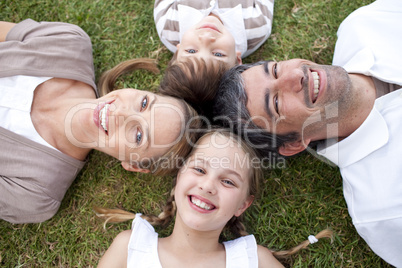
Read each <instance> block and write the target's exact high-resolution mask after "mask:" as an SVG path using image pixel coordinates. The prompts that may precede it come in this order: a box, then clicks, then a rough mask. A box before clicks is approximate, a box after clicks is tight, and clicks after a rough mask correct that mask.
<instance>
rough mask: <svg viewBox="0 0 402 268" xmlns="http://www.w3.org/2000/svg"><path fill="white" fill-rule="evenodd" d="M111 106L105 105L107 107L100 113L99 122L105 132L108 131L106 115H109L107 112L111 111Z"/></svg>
mask: <svg viewBox="0 0 402 268" xmlns="http://www.w3.org/2000/svg"><path fill="white" fill-rule="evenodd" d="M109 106H110V104H105V106H104V107H103V108H102V110H100V112H99V121H100V123H101V126H102V127H103V129H104V130H105V131H107V125H106V114H107V110H108V109H109Z"/></svg>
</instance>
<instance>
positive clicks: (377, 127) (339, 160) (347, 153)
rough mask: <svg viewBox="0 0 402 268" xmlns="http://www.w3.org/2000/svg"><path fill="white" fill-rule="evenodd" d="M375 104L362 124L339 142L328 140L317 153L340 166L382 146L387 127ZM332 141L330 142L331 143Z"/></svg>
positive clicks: (387, 134) (384, 141)
mask: <svg viewBox="0 0 402 268" xmlns="http://www.w3.org/2000/svg"><path fill="white" fill-rule="evenodd" d="M376 105H377V100H376V104H375V106H374V107H373V109H372V111H371V112H370V114H369V116H368V117H367V118H366V120H365V121H364V122H363V124H362V125H361V126H360V127H359V128H358V129H357V130H356V131H354V132H353V133H352V134H351V135H349V136H348V137H347V138H345V139H343V140H342V141H340V142H335V143H334V142H333V140H329V142H328V143H327V144H321V145H320V146H319V147H318V150H317V153H318V154H319V155H322V156H324V157H325V158H327V159H328V160H330V161H331V162H333V163H334V164H336V165H338V166H339V167H340V168H343V167H346V166H348V165H350V164H353V163H355V162H357V161H359V160H361V159H362V158H364V157H366V156H367V155H369V154H370V153H372V152H374V151H375V150H377V149H379V148H381V147H382V146H384V145H385V144H386V143H387V142H388V139H389V133H388V127H387V124H386V122H385V120H384V118H383V117H382V115H381V113H380V112H379V111H378V109H377V108H376ZM331 143H332V144H331Z"/></svg>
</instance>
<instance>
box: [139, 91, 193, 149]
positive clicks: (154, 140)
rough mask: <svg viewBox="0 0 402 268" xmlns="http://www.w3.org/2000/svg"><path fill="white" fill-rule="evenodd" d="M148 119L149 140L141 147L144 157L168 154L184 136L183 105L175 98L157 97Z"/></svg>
mask: <svg viewBox="0 0 402 268" xmlns="http://www.w3.org/2000/svg"><path fill="white" fill-rule="evenodd" d="M154 96H155V101H154V102H153V104H152V106H151V109H150V111H149V117H146V121H147V122H146V124H147V127H148V132H149V133H148V137H147V138H148V140H147V141H146V143H145V144H144V145H143V146H141V147H142V150H144V149H145V148H146V151H144V152H143V155H144V156H150V157H154V156H156V157H158V156H161V155H163V154H164V153H166V152H167V151H168V150H169V149H170V148H171V147H172V146H174V145H175V144H176V143H177V142H179V141H180V139H181V137H182V135H184V133H183V132H184V128H185V121H186V120H185V118H186V114H185V111H184V108H183V105H182V103H181V102H180V101H179V100H177V99H174V98H170V97H165V96H160V95H155V94H154Z"/></svg>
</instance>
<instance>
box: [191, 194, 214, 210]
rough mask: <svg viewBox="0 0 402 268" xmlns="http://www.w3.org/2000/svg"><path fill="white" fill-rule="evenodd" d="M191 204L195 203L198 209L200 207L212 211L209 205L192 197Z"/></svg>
mask: <svg viewBox="0 0 402 268" xmlns="http://www.w3.org/2000/svg"><path fill="white" fill-rule="evenodd" d="M191 203H193V204H194V205H196V206H197V207H200V208H202V209H206V210H211V209H212V207H211V206H210V205H208V204H207V203H205V202H203V201H201V200H199V199H197V198H195V197H193V196H192V197H191Z"/></svg>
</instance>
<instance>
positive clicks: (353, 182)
mask: <svg viewBox="0 0 402 268" xmlns="http://www.w3.org/2000/svg"><path fill="white" fill-rule="evenodd" d="M400 25H402V2H401V1H398V0H378V1H376V2H374V3H372V4H370V5H368V6H365V7H362V8H360V9H358V10H356V11H354V12H353V13H352V14H350V15H349V16H348V17H347V18H346V19H345V21H344V22H342V24H341V25H340V27H339V30H338V40H337V43H336V47H335V52H334V58H333V65H330V66H327V65H317V64H315V63H313V62H311V61H308V60H302V59H292V60H287V61H281V62H272V61H268V62H258V63H255V64H251V65H240V66H237V67H235V68H233V69H231V70H230V71H229V72H228V73H226V74H225V76H224V78H223V80H222V81H221V84H220V90H219V92H218V96H217V98H216V99H215V105H214V111H215V113H216V116H219V120H220V121H221V123H223V124H225V125H227V126H231V127H234V128H235V131H238V132H240V133H242V134H243V136H244V137H245V138H246V139H247V140H248V141H249V142H251V143H253V145H254V146H255V148H256V149H258V150H259V152H260V154H261V155H262V156H266V155H269V153H272V152H275V153H279V154H281V155H285V156H291V155H295V154H297V153H299V152H302V151H304V150H305V149H306V148H308V146H309V145H312V144H314V145H317V149H318V154H320V155H322V156H324V157H326V158H327V159H329V160H330V161H332V162H333V163H335V164H336V165H338V166H339V168H340V171H341V174H342V177H343V185H344V196H345V199H346V202H347V204H348V210H349V214H350V216H351V217H352V220H353V223H354V225H355V227H356V230H357V231H358V233H359V234H360V235H361V236H362V238H363V239H364V240H365V241H366V242H367V243H368V245H369V246H370V247H371V248H372V250H373V251H374V252H375V253H376V254H377V255H379V256H380V257H382V258H383V259H384V260H385V261H387V262H389V263H390V264H392V265H395V266H397V267H400V266H402V255H401V254H400V249H401V248H402V198H401V197H402V181H401V177H402V166H401V165H400V159H401V158H402V139H400V138H399V137H400V135H401V133H402V120H401V118H402V86H401V85H402V65H401V62H402V51H401V49H400V41H402V39H401V38H402V28H401V27H400ZM239 100H240V101H239Z"/></svg>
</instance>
